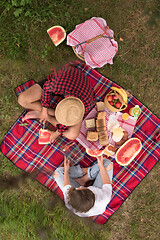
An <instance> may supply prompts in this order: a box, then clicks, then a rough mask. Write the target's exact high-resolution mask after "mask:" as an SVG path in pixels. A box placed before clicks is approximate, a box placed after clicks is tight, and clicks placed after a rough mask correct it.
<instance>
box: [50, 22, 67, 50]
mask: <svg viewBox="0 0 160 240" xmlns="http://www.w3.org/2000/svg"><path fill="white" fill-rule="evenodd" d="M47 33H48V34H49V36H50V38H51V40H52V42H53V43H54V45H55V46H56V47H57V46H58V45H59V44H60V43H61V42H63V41H64V39H65V38H66V31H65V29H64V28H63V27H61V26H54V27H51V28H49V29H48V30H47Z"/></svg>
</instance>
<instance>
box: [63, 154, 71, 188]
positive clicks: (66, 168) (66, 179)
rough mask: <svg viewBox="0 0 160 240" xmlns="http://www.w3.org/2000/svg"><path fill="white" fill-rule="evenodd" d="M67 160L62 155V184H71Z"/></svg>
mask: <svg viewBox="0 0 160 240" xmlns="http://www.w3.org/2000/svg"><path fill="white" fill-rule="evenodd" d="M69 168H70V166H69V161H68V159H67V158H66V157H64V186H66V185H71V183H70V178H69Z"/></svg>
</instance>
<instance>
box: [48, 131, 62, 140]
mask: <svg viewBox="0 0 160 240" xmlns="http://www.w3.org/2000/svg"><path fill="white" fill-rule="evenodd" d="M49 132H50V133H51V136H50V143H53V142H54V140H55V139H56V138H57V137H58V136H59V135H60V133H59V132H58V131H56V132H53V131H49Z"/></svg>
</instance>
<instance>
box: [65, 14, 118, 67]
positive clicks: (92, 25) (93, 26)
mask: <svg viewBox="0 0 160 240" xmlns="http://www.w3.org/2000/svg"><path fill="white" fill-rule="evenodd" d="M106 26H107V23H106V21H105V20H104V19H103V18H99V17H93V18H91V19H89V20H87V21H85V22H84V23H81V24H79V25H77V26H76V28H75V30H73V31H72V32H71V33H69V34H68V35H67V45H69V46H77V45H78V46H77V47H76V52H77V53H78V54H80V55H81V54H83V52H84V59H85V62H86V64H87V65H89V66H91V67H92V68H101V67H102V66H103V65H105V64H107V63H109V64H113V57H114V56H115V54H116V52H117V50H118V43H117V42H116V41H115V40H114V39H109V38H105V37H102V38H99V39H96V40H94V41H92V42H91V43H87V44H86V43H85V41H87V40H89V39H92V38H94V37H96V36H98V35H100V34H103V35H104V36H107V37H113V34H114V32H113V31H112V30H111V29H107V30H106V32H105V27H106ZM83 42H84V43H83ZM80 43H83V44H80ZM79 44H80V45H79ZM84 48H85V50H84ZM83 50H84V51H83Z"/></svg>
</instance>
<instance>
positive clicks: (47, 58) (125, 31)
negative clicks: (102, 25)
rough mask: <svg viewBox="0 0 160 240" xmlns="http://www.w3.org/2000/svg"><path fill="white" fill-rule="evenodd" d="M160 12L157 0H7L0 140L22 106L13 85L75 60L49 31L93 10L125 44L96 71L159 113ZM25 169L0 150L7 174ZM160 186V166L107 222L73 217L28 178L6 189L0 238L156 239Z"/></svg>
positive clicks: (2, 8)
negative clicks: (97, 222) (109, 61)
mask: <svg viewBox="0 0 160 240" xmlns="http://www.w3.org/2000/svg"><path fill="white" fill-rule="evenodd" d="M159 10H160V4H159V1H158V0H135V1H131V0H128V1H126V0H117V1H113V0H99V1H94V0H92V1H91V0H85V1H84V0H81V1H80V0H76V1H73V0H70V1H69V0H61V1H59V0H55V1H52V0H44V1H40V0H22V1H21V0H13V1H11V0H9V1H5V0H2V1H1V2H0V29H1V38H0V86H1V88H0V132H1V135H0V141H2V140H3V138H4V135H5V133H6V132H7V131H8V130H9V129H10V127H11V126H12V125H13V124H14V122H15V120H16V119H17V118H18V117H19V115H20V114H21V113H22V112H23V109H22V108H21V107H20V106H19V105H18V103H17V98H16V96H15V93H14V89H15V87H16V86H18V85H19V84H22V83H24V82H26V81H27V80H28V79H31V78H33V79H35V80H41V79H43V78H44V77H45V76H47V75H48V74H49V73H50V69H53V67H58V66H59V65H62V64H64V63H66V62H68V61H71V60H75V59H76V56H75V55H74V53H73V51H72V49H71V48H70V47H69V46H67V45H66V42H65V41H64V42H63V43H62V44H60V45H59V46H58V47H55V46H54V45H53V43H52V42H51V40H50V38H49V36H48V34H47V32H46V30H47V29H48V28H50V27H51V26H54V25H61V26H63V27H64V28H65V29H66V32H67V34H68V33H70V32H71V31H72V30H73V29H74V28H75V26H76V25H77V24H79V23H82V22H84V21H85V20H87V19H90V18H91V17H93V16H98V17H102V18H104V19H105V20H106V21H107V23H108V25H109V27H110V28H111V29H113V30H114V36H115V40H116V41H117V42H118V46H119V49H118V52H117V54H116V56H115V57H114V59H113V60H114V64H113V65H108V64H107V65H105V66H104V67H103V68H101V69H98V71H99V72H101V73H102V74H103V75H104V76H107V77H108V78H110V79H112V80H113V81H115V82H116V83H118V84H119V85H121V86H123V87H124V88H125V89H128V90H130V91H131V92H132V94H133V95H134V96H135V97H136V98H137V99H138V100H140V101H141V102H143V104H144V105H146V106H147V107H148V108H149V109H150V110H152V112H153V113H154V114H156V115H157V116H158V117H160V111H159V102H160V91H159V90H160V85H159V75H160V69H159V50H160V43H159V30H160V28H159ZM120 38H122V39H123V41H120ZM21 173H22V172H21V170H19V169H18V168H16V167H15V166H14V165H13V164H12V163H11V162H10V161H9V160H8V159H7V158H6V157H4V156H3V155H2V154H1V153H0V175H1V176H2V177H9V176H15V177H16V176H18V175H19V174H21ZM1 184H2V183H1ZM159 192H160V189H159V165H157V166H156V167H155V168H154V169H153V170H152V171H151V173H149V175H148V176H147V177H146V178H145V180H144V181H143V182H142V183H141V184H140V185H139V186H138V187H137V188H136V189H135V191H134V192H133V193H132V194H131V195H130V196H129V197H128V199H127V200H126V201H125V202H124V204H123V205H122V207H121V208H120V209H118V211H116V213H115V214H114V215H113V216H112V217H111V218H110V219H109V221H108V222H107V223H106V224H105V225H102V226H101V225H97V224H94V223H92V221H90V220H89V219H81V218H79V217H76V216H73V214H71V213H70V212H69V211H68V210H67V209H66V208H65V207H64V204H63V201H61V200H60V199H59V198H58V197H57V196H55V195H53V193H51V192H50V191H49V190H48V189H46V188H44V187H43V186H42V185H40V184H38V183H37V182H35V181H34V180H32V179H27V180H26V182H22V183H20V184H19V187H18V188H10V189H2V190H1V194H0V239H3V240H19V239H20V240H34V239H35V240H41V239H49V240H61V239H62V240H63V239H64V240H70V239H71V240H72V239H77V240H81V239H82V240H86V239H87V240H88V239H89V240H90V239H91V240H92V239H96V240H105V239H112V240H115V239H116V240H117V239H118V240H121V239H125V240H126V239H127V240H138V239H154V240H157V239H160V235H159V225H158V223H159V222H160V217H159V211H158V210H159V194H158V193H159Z"/></svg>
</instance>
